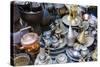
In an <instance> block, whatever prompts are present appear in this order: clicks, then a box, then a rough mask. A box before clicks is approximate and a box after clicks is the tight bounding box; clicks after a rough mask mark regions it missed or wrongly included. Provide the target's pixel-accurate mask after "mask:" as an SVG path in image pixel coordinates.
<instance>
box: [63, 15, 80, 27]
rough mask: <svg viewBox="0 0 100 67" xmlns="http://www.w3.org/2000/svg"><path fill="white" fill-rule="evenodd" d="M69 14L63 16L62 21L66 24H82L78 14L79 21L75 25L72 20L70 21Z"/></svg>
mask: <svg viewBox="0 0 100 67" xmlns="http://www.w3.org/2000/svg"><path fill="white" fill-rule="evenodd" d="M67 18H68V15H65V16H64V17H63V18H62V21H63V23H64V24H66V25H68V26H69V25H71V26H78V25H79V24H80V22H81V18H80V17H79V16H77V17H76V18H77V19H78V21H77V24H75V25H72V24H71V22H70V21H68V19H67Z"/></svg>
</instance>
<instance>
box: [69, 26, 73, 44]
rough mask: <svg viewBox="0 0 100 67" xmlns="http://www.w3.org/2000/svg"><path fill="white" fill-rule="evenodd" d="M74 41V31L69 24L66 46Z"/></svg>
mask: <svg viewBox="0 0 100 67" xmlns="http://www.w3.org/2000/svg"><path fill="white" fill-rule="evenodd" d="M74 42H75V36H74V32H73V30H72V27H71V26H69V32H68V46H73V44H74Z"/></svg>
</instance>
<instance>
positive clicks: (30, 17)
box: [18, 2, 43, 25]
mask: <svg viewBox="0 0 100 67" xmlns="http://www.w3.org/2000/svg"><path fill="white" fill-rule="evenodd" d="M36 5H37V6H36ZM18 7H19V12H20V16H21V18H22V19H23V21H25V22H27V23H28V24H29V25H33V24H38V23H40V22H41V21H42V17H43V10H42V6H41V4H39V3H32V2H30V3H28V4H25V5H18Z"/></svg>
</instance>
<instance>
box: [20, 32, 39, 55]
mask: <svg viewBox="0 0 100 67" xmlns="http://www.w3.org/2000/svg"><path fill="white" fill-rule="evenodd" d="M21 44H22V47H21V48H20V49H25V51H26V52H29V53H31V54H32V55H34V54H37V53H38V52H39V49H40V44H39V37H38V35H37V34H36V33H27V34H25V35H24V36H23V37H22V38H21Z"/></svg>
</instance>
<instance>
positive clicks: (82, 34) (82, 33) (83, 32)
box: [78, 30, 86, 44]
mask: <svg viewBox="0 0 100 67" xmlns="http://www.w3.org/2000/svg"><path fill="white" fill-rule="evenodd" d="M78 41H79V42H80V43H81V44H84V43H85V42H86V39H85V31H84V30H83V31H82V32H81V33H80V35H79V37H78Z"/></svg>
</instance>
